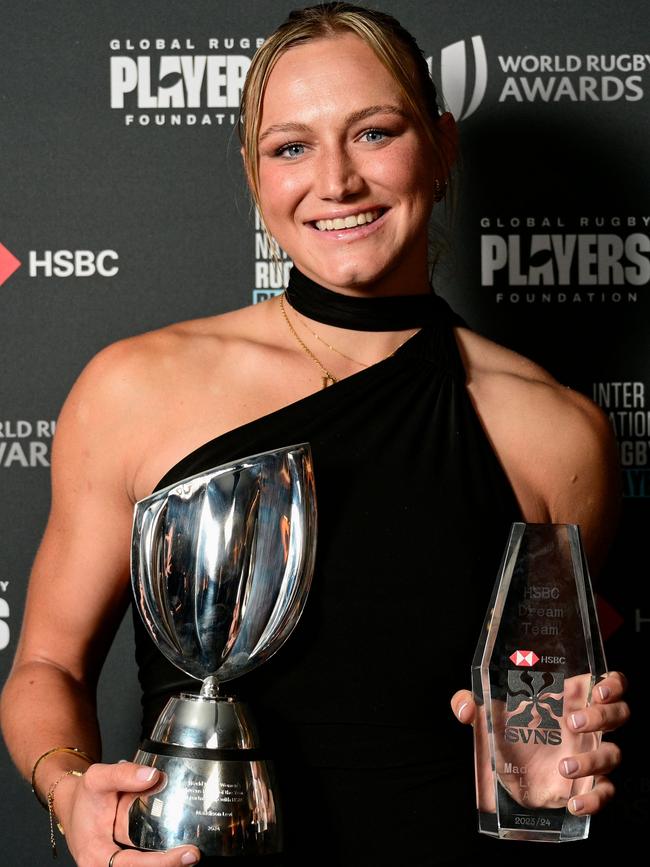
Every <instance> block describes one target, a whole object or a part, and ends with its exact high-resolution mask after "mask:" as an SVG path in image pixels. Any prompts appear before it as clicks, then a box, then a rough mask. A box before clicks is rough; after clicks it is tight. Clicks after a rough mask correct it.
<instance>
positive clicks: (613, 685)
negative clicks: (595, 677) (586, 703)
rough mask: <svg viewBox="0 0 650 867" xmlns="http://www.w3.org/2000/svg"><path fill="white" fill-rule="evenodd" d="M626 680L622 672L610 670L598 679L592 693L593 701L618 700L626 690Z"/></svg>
mask: <svg viewBox="0 0 650 867" xmlns="http://www.w3.org/2000/svg"><path fill="white" fill-rule="evenodd" d="M627 687H628V681H627V678H626V677H625V675H624V674H623V672H621V671H610V672H609V673H608V674H607V676H606V677H604V678H603V679H602V680H601V681H599V683H598V685H597V686H596V688H595V689H594V691H593V693H592V701H594V702H606V701H607V702H611V701H618V700H619V699H620V698H621V696H622V695H623V694H624V693H625V692H627Z"/></svg>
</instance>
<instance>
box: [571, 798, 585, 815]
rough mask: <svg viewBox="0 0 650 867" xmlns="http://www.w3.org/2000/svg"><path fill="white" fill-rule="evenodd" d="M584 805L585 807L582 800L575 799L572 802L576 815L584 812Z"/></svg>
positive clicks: (572, 808)
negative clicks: (581, 811)
mask: <svg viewBox="0 0 650 867" xmlns="http://www.w3.org/2000/svg"><path fill="white" fill-rule="evenodd" d="M584 805H585V802H584V801H582V800H581V799H580V798H574V799H573V800H572V801H571V810H572V811H573V812H574V813H579V812H580V810H582V808H583V807H584Z"/></svg>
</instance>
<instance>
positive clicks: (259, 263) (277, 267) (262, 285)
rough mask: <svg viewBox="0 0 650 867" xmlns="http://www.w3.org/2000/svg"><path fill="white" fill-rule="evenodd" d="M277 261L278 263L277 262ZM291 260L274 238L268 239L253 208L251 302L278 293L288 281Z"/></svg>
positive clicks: (265, 298)
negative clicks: (253, 268) (253, 249)
mask: <svg viewBox="0 0 650 867" xmlns="http://www.w3.org/2000/svg"><path fill="white" fill-rule="evenodd" d="M278 263H279V264H278ZM292 265H293V262H292V261H291V259H290V258H289V257H288V256H287V254H286V253H285V252H284V250H282V249H281V247H280V246H279V245H278V242H277V241H276V240H275V239H272V240H269V236H268V235H267V234H266V232H265V231H264V227H263V225H262V220H261V217H260V213H259V211H258V210H257V209H255V285H254V289H253V304H258V303H259V302H260V301H266V300H268V299H269V298H273V296H274V295H280V294H281V293H282V291H283V289H284V287H285V286H286V285H287V283H288V282H289V271H290V270H291V266H292Z"/></svg>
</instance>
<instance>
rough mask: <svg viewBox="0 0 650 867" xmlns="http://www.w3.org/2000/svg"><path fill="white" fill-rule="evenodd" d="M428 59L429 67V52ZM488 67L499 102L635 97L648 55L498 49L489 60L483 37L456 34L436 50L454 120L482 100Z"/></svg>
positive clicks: (649, 60) (649, 65)
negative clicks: (551, 52)
mask: <svg viewBox="0 0 650 867" xmlns="http://www.w3.org/2000/svg"><path fill="white" fill-rule="evenodd" d="M427 62H428V64H429V69H430V71H432V72H433V57H429V58H427ZM488 67H489V70H490V79H491V81H492V82H493V90H494V91H495V92H496V93H497V94H498V95H497V96H496V99H497V101H498V102H503V103H532V102H535V103H558V102H574V103H575V102H606V103H609V102H619V101H621V100H622V101H626V102H638V101H639V100H641V99H643V98H644V96H645V91H644V84H645V82H644V77H645V76H646V75H647V73H648V71H649V70H650V54H642V53H636V54H635V53H622V54H498V55H496V57H492V58H491V59H490V61H488V56H487V51H486V48H485V43H484V42H483V37H482V36H480V35H475V36H472V37H470V38H469V39H461V40H459V41H457V42H454V43H452V44H450V45H446V46H444V47H443V48H442V50H441V51H440V70H439V72H440V74H439V81H440V86H441V90H442V96H443V98H444V101H445V105H446V106H447V108H448V109H449V111H451V113H452V114H453V115H454V117H455V118H456V120H458V121H460V120H465V119H466V118H468V117H470V115H472V114H473V113H474V112H475V111H476V110H477V109H478V108H479V106H480V105H481V104H482V103H483V102H484V100H485V94H486V90H487V83H488ZM434 77H435V76H434Z"/></svg>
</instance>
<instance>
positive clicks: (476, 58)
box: [440, 36, 488, 120]
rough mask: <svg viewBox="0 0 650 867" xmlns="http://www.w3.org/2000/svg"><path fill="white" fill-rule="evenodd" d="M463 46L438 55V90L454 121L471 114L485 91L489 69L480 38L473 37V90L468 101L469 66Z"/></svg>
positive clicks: (462, 41) (448, 46)
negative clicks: (439, 88)
mask: <svg viewBox="0 0 650 867" xmlns="http://www.w3.org/2000/svg"><path fill="white" fill-rule="evenodd" d="M466 42H467V40H465V39H462V40H460V41H459V42H454V43H453V44H452V45H446V46H445V47H444V48H443V49H442V51H441V52H440V87H441V89H442V95H443V98H444V101H445V104H446V105H447V106H448V108H449V111H450V112H451V113H452V114H453V116H454V117H455V118H456V120H465V118H468V117H469V116H470V115H471V114H474V112H475V111H476V109H477V108H478V107H479V105H480V104H481V102H482V101H483V97H484V96H485V90H486V88H487V78H488V67H487V57H486V54H485V45H484V44H483V38H482V37H481V36H472V38H471V42H470V44H471V49H470V55H471V56H472V58H473V64H472V67H471V68H473V87H472V88H471V97H469V98H468V93H469V90H470V89H469V88H468V86H467V83H468V79H469V75H470V65H469V62H468V52H467V47H466Z"/></svg>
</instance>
